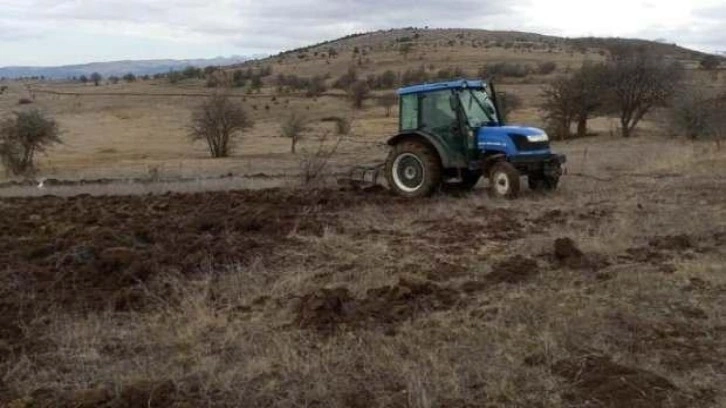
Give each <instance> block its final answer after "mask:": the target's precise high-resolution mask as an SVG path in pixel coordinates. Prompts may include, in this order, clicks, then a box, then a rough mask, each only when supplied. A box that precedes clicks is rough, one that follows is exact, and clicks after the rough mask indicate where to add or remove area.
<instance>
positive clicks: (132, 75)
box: [123, 72, 136, 82]
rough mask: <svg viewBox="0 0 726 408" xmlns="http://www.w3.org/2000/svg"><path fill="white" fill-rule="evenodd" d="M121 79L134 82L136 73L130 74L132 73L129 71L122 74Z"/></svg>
mask: <svg viewBox="0 0 726 408" xmlns="http://www.w3.org/2000/svg"><path fill="white" fill-rule="evenodd" d="M123 79H124V81H126V82H135V81H136V75H134V74H132V73H130V72H129V73H128V74H126V75H124V78H123Z"/></svg>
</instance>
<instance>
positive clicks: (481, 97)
mask: <svg viewBox="0 0 726 408" xmlns="http://www.w3.org/2000/svg"><path fill="white" fill-rule="evenodd" d="M459 97H460V98H461V105H462V106H463V107H464V111H465V112H466V118H467V120H468V121H469V126H470V127H472V128H478V127H481V126H486V125H488V124H490V123H492V122H494V123H496V122H497V113H496V110H495V108H494V104H493V103H492V101H491V100H490V99H489V96H488V95H487V93H486V92H484V90H483V89H465V90H463V91H461V92H460V93H459Z"/></svg>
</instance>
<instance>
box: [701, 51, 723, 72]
mask: <svg viewBox="0 0 726 408" xmlns="http://www.w3.org/2000/svg"><path fill="white" fill-rule="evenodd" d="M719 65H721V58H719V57H717V56H715V55H706V56H705V57H703V59H702V60H701V68H703V69H705V70H709V71H710V70H713V69H716V68H718V66H719Z"/></svg>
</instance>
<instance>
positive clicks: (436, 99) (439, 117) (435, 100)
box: [421, 90, 457, 137]
mask: <svg viewBox="0 0 726 408" xmlns="http://www.w3.org/2000/svg"><path fill="white" fill-rule="evenodd" d="M421 118H422V122H423V123H422V124H421V127H422V128H423V129H425V130H427V131H429V132H431V133H434V134H438V135H441V136H444V137H450V136H451V135H452V132H453V129H454V128H455V126H456V124H457V120H456V112H454V109H453V108H452V106H451V91H450V90H445V91H437V92H429V93H427V94H424V95H422V96H421Z"/></svg>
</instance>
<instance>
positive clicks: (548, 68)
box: [537, 61, 557, 75]
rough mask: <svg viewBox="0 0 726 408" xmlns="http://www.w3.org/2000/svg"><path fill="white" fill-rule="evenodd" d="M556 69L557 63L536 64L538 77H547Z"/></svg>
mask: <svg viewBox="0 0 726 408" xmlns="http://www.w3.org/2000/svg"><path fill="white" fill-rule="evenodd" d="M556 69H557V63H556V62H554V61H547V62H540V63H539V64H537V73H538V74H540V75H549V74H551V73H553V72H555V70H556Z"/></svg>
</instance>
